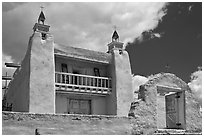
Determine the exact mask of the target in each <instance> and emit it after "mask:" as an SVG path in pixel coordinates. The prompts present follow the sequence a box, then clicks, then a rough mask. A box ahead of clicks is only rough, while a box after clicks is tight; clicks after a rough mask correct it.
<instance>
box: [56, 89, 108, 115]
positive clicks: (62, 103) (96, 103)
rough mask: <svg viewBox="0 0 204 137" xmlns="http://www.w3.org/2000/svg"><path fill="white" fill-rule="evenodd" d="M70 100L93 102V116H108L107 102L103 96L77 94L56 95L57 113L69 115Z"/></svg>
mask: <svg viewBox="0 0 204 137" xmlns="http://www.w3.org/2000/svg"><path fill="white" fill-rule="evenodd" d="M70 99H87V100H91V113H92V115H106V114H107V112H106V102H105V97H103V96H95V95H94V96H88V95H76V94H59V93H58V94H56V102H55V104H56V106H55V110H56V113H60V114H67V113H68V107H69V104H68V102H69V100H70Z"/></svg>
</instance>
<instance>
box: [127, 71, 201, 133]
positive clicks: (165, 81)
mask: <svg viewBox="0 0 204 137" xmlns="http://www.w3.org/2000/svg"><path fill="white" fill-rule="evenodd" d="M157 75H158V77H155V78H153V79H150V80H149V81H148V82H147V83H146V84H144V85H142V86H140V90H139V99H141V101H139V103H136V105H135V107H132V109H131V112H133V113H134V116H138V117H141V119H144V120H145V121H146V122H147V123H150V124H152V125H157V126H155V128H162V127H163V126H164V125H165V123H164V122H163V121H165V117H163V116H164V115H165V113H164V104H163V105H162V103H163V101H162V100H164V98H163V97H162V96H158V94H157V93H158V90H157V85H160V86H161V85H162V86H167V87H172V88H175V89H177V88H180V89H181V90H183V91H185V95H184V94H180V96H181V97H180V98H182V97H183V98H184V99H185V100H184V101H183V102H186V104H185V107H186V111H185V112H184V113H185V114H184V115H185V118H186V130H188V131H200V130H201V129H202V115H201V113H200V112H199V108H198V106H197V104H198V103H196V101H195V98H194V96H193V93H192V92H191V91H190V88H189V87H188V85H187V84H186V83H185V82H184V81H182V80H181V79H179V78H178V77H176V76H175V75H174V74H169V73H167V74H157ZM161 102H162V103H161ZM159 104H160V105H159ZM179 105H180V106H179V107H180V108H181V109H182V107H184V106H183V104H182V101H181V103H180V104H179ZM157 107H159V108H157ZM179 115H183V113H182V112H179ZM181 120H183V119H181ZM183 122H185V121H183Z"/></svg>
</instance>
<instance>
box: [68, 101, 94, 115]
mask: <svg viewBox="0 0 204 137" xmlns="http://www.w3.org/2000/svg"><path fill="white" fill-rule="evenodd" d="M68 113H70V114H91V100H83V99H70V101H69V112H68Z"/></svg>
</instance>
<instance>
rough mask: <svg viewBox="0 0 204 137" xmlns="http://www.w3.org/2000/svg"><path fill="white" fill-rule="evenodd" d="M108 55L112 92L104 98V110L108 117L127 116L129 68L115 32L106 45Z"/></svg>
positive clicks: (129, 100)
mask: <svg viewBox="0 0 204 137" xmlns="http://www.w3.org/2000/svg"><path fill="white" fill-rule="evenodd" d="M108 53H109V54H111V64H110V70H111V71H110V72H111V78H112V91H111V94H110V95H109V96H107V97H106V102H107V106H106V109H107V112H108V114H109V115H117V116H128V113H129V110H130V106H131V102H132V101H133V92H132V74H131V66H130V60H129V55H128V52H127V51H126V50H125V49H124V48H123V43H122V42H119V35H118V33H117V31H116V30H115V31H114V32H113V35H112V42H111V43H109V44H108Z"/></svg>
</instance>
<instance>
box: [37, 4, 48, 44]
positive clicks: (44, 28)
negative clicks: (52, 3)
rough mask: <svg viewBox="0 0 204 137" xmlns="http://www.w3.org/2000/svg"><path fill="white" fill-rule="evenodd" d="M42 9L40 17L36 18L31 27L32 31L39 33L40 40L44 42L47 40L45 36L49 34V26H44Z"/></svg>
mask: <svg viewBox="0 0 204 137" xmlns="http://www.w3.org/2000/svg"><path fill="white" fill-rule="evenodd" d="M42 8H43V7H41V12H40V15H39V17H38V22H37V23H35V25H34V27H33V31H34V32H35V31H37V32H40V33H41V35H42V39H43V40H45V39H46V38H47V34H48V33H49V28H50V26H48V25H45V15H44V13H43V10H42Z"/></svg>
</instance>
